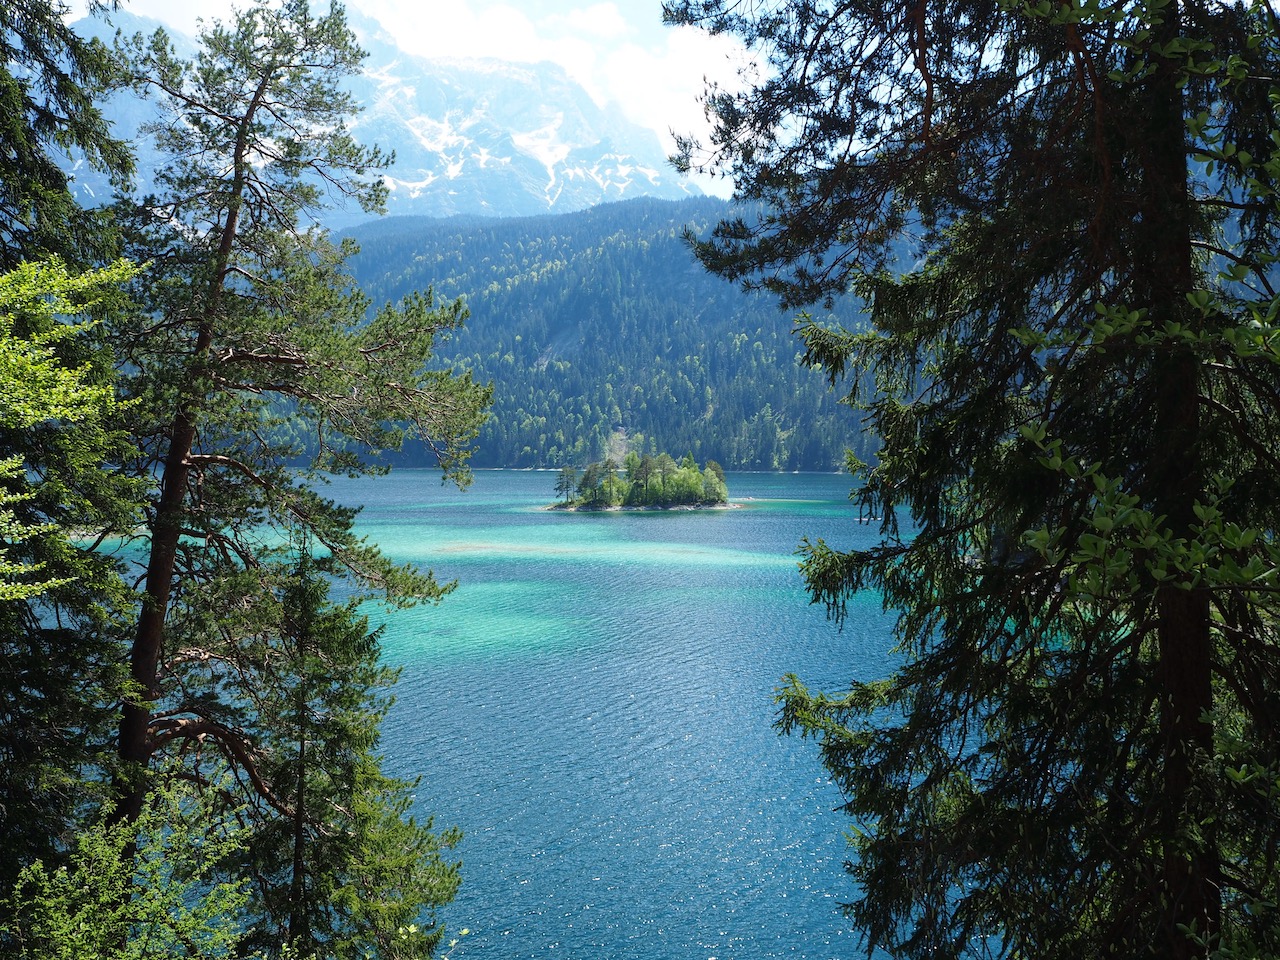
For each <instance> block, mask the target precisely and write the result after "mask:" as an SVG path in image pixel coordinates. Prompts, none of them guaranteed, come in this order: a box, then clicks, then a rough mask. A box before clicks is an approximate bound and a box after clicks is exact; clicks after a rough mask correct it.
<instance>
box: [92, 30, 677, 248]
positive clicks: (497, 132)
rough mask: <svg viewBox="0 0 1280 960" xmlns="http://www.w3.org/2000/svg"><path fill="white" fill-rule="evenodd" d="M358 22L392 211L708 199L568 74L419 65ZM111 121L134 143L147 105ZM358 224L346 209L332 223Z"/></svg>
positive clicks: (519, 67)
mask: <svg viewBox="0 0 1280 960" xmlns="http://www.w3.org/2000/svg"><path fill="white" fill-rule="evenodd" d="M348 15H349V18H350V20H351V23H352V27H353V29H355V31H356V33H357V36H358V38H359V41H360V43H361V45H362V46H363V47H364V48H365V49H366V50H368V51H369V57H368V59H367V60H366V61H365V70H364V73H363V74H362V75H361V76H359V77H356V78H353V79H352V80H351V81H350V88H351V90H352V92H353V93H354V94H355V96H356V99H357V100H358V101H359V102H360V103H361V104H363V105H364V112H363V113H361V114H360V115H359V116H358V117H357V118H356V119H355V121H354V122H353V123H352V130H353V132H354V133H355V134H356V136H357V137H358V138H359V139H360V140H362V141H363V142H366V143H376V144H377V145H379V146H380V147H382V148H383V149H386V150H394V151H395V155H396V161H395V164H394V166H393V167H392V168H391V169H390V170H389V171H387V173H386V177H385V179H386V183H387V185H388V187H390V196H389V199H388V204H387V206H388V213H391V214H419V215H426V216H449V215H453V214H460V213H466V214H483V215H489V216H531V215H536V214H543V213H563V212H569V211H573V210H582V209H585V208H587V207H591V206H594V205H596V204H598V203H603V202H607V201H613V200H625V199H629V198H632V197H640V196H650V197H659V198H667V199H675V198H680V197H685V196H690V195H697V194H700V193H701V191H700V190H698V188H697V187H696V186H693V185H692V184H690V183H689V182H688V181H686V180H684V179H682V178H680V177H679V176H678V175H677V174H676V173H675V171H674V170H672V168H671V167H670V166H669V165H668V163H667V161H666V157H665V156H664V153H663V149H662V146H661V144H660V143H659V141H658V138H657V136H656V135H655V134H654V133H653V131H651V130H648V129H646V128H644V127H640V126H638V125H636V124H633V123H630V122H629V121H627V120H626V119H625V118H623V117H622V116H621V114H620V113H619V112H617V111H610V110H607V109H603V108H601V107H599V106H598V105H597V104H596V103H595V102H594V101H593V100H592V99H591V97H590V96H589V95H588V94H587V92H586V91H585V90H584V89H583V88H582V87H581V86H580V85H579V84H577V83H576V82H574V81H573V80H572V79H571V78H570V77H569V76H568V74H567V73H565V71H564V70H563V69H562V68H561V67H559V66H557V65H555V64H552V63H538V64H525V63H512V62H506V61H498V60H429V59H425V58H422V57H415V56H411V55H409V54H406V53H404V52H403V51H402V50H400V49H399V48H398V47H397V46H396V45H395V43H394V40H393V39H392V38H391V37H390V36H389V35H388V34H387V32H386V31H385V30H383V29H382V28H381V27H380V26H379V25H378V24H377V23H376V22H375V21H373V20H371V19H368V18H365V17H362V16H360V15H358V14H356V13H354V12H349V14H348ZM114 19H115V21H116V25H117V26H119V27H120V28H121V29H123V30H124V31H126V32H134V31H143V32H150V31H151V30H153V29H154V28H155V27H156V26H157V24H155V23H154V22H148V21H146V20H145V19H144V18H140V17H135V16H132V15H129V14H125V13H121V14H117V15H116V17H115V18H114ZM80 26H81V27H82V28H84V32H86V33H90V34H92V33H97V34H99V35H103V34H106V35H109V34H110V33H111V32H112V31H110V30H105V29H104V28H103V27H102V26H101V25H100V24H95V23H94V22H92V21H82V22H81V24H80ZM182 46H186V43H185V42H183V43H182ZM111 113H112V115H113V117H115V118H118V124H119V130H120V132H121V134H122V135H124V136H132V132H133V130H135V129H136V128H137V125H138V123H139V122H140V119H141V117H140V116H139V110H138V105H137V104H136V103H125V102H121V103H119V104H117V105H116V107H114V108H113V109H112V111H111ZM138 159H139V175H138V180H139V189H140V190H141V191H143V192H145V189H146V186H147V181H148V179H149V176H148V174H149V171H150V170H151V169H154V163H155V158H154V156H152V155H149V151H148V150H147V148H146V146H145V145H144V144H141V143H140V144H139V157H138ZM78 173H80V172H79V171H78ZM77 185H78V186H79V188H80V189H81V190H82V191H83V192H84V193H85V194H86V195H90V196H98V197H102V196H104V195H105V193H106V190H107V187H106V185H105V183H98V182H96V180H95V178H94V177H93V175H92V174H91V173H87V174H83V176H82V178H81V179H79V180H78V181H77ZM358 219H362V217H361V216H360V215H358V214H356V213H354V212H352V211H346V212H343V211H338V212H336V213H335V215H334V217H333V218H332V223H333V225H335V226H338V225H345V224H347V223H350V222H352V221H354V220H358Z"/></svg>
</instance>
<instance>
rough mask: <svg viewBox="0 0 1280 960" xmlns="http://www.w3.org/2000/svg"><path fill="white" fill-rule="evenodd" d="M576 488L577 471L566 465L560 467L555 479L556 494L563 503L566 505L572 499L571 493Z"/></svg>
mask: <svg viewBox="0 0 1280 960" xmlns="http://www.w3.org/2000/svg"><path fill="white" fill-rule="evenodd" d="M577 488H578V471H577V470H575V469H573V467H571V466H568V465H565V466H563V467H561V468H560V473H559V475H558V476H557V477H556V493H557V494H559V495H560V496H561V497H563V498H564V502H565V503H568V502H569V501H570V500H572V499H573V491H574V490H576V489H577Z"/></svg>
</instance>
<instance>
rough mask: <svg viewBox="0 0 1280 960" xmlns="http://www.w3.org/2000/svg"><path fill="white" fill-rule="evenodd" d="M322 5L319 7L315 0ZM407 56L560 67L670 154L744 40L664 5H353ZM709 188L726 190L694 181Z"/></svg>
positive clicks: (214, 10)
mask: <svg viewBox="0 0 1280 960" xmlns="http://www.w3.org/2000/svg"><path fill="white" fill-rule="evenodd" d="M122 5H123V6H124V7H125V8H126V9H128V10H129V11H131V12H133V13H136V14H141V15H143V16H149V17H154V18H156V19H157V20H160V21H162V22H164V23H165V24H167V25H168V26H170V27H171V28H173V29H175V30H178V31H180V32H183V33H188V34H193V33H194V32H195V28H196V20H197V18H200V17H204V18H206V19H225V18H226V17H227V16H228V14H229V13H230V11H231V10H232V8H233V6H244V5H246V4H245V3H244V2H243V0H240V2H237V0H125V2H124V3H123V4H122ZM315 5H316V6H321V3H319V2H317V3H315ZM346 5H347V7H348V9H351V10H360V11H361V12H363V13H365V14H368V15H369V16H372V17H373V18H374V19H376V20H378V21H379V22H380V23H381V24H382V25H383V27H384V28H386V29H387V31H388V32H389V33H390V34H391V35H392V36H393V37H394V38H395V40H396V42H397V43H398V44H399V45H400V46H401V47H402V48H403V49H404V50H405V51H406V52H408V53H414V54H418V55H420V56H427V57H468V58H469V57H496V58H498V59H502V60H517V61H534V62H536V61H541V60H550V61H553V62H555V63H558V64H560V65H561V66H563V67H564V69H565V70H566V71H567V72H568V73H569V75H570V76H571V77H573V78H574V79H575V80H577V81H578V83H580V84H581V85H582V86H583V87H584V88H585V89H586V90H587V92H588V93H589V94H590V95H591V96H592V97H593V98H594V99H595V100H596V102H597V103H598V104H600V105H601V106H608V105H609V104H611V103H616V104H617V105H618V106H619V107H620V108H621V110H622V112H623V113H624V114H625V115H626V116H627V117H628V118H629V119H630V120H632V121H634V122H635V123H638V124H640V125H641V126H645V127H648V128H650V129H652V130H653V131H654V132H655V133H656V134H657V135H658V136H659V138H660V139H661V141H662V143H663V146H664V147H665V148H666V149H667V151H668V152H670V151H671V150H672V149H673V148H674V143H675V141H674V137H673V131H674V132H675V133H681V134H685V133H693V134H698V135H703V136H705V133H706V130H707V125H706V121H705V119H704V118H703V115H702V107H701V105H700V104H699V102H698V97H699V95H700V94H701V92H702V91H703V90H704V89H705V87H706V79H707V78H712V79H716V80H718V81H720V82H721V83H724V84H728V85H733V82H734V78H735V76H736V73H737V68H738V66H739V65H740V64H741V63H742V62H743V60H744V53H743V50H742V48H741V46H740V44H739V43H738V42H737V41H735V40H731V39H729V38H724V37H711V36H709V35H708V34H706V33H704V32H702V31H700V30H697V29H694V28H691V27H680V28H676V27H668V26H664V25H663V23H662V3H661V0H604V2H584V0H347V2H346ZM698 182H699V183H700V184H701V185H702V187H703V189H706V190H710V191H711V192H715V193H720V194H724V193H725V192H726V191H727V189H728V186H727V184H725V183H724V182H723V181H720V182H718V183H716V182H711V181H708V180H705V179H704V178H698Z"/></svg>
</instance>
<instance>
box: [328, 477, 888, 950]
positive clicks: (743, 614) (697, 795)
mask: <svg viewBox="0 0 1280 960" xmlns="http://www.w3.org/2000/svg"><path fill="white" fill-rule="evenodd" d="M555 477H556V474H555V473H551V472H538V473H532V472H502V471H495V472H480V473H477V475H476V479H475V483H474V484H473V485H472V487H471V488H470V489H469V490H467V491H466V492H465V493H459V492H458V491H456V490H455V489H453V488H452V487H442V486H440V484H439V479H438V477H437V476H436V475H434V474H430V473H426V472H415V471H396V472H393V473H392V474H391V475H390V476H388V477H384V478H379V479H377V480H360V481H341V482H337V483H335V484H334V485H333V487H332V488H331V490H330V492H331V494H332V495H333V496H334V498H335V499H337V500H339V501H341V502H345V503H352V504H363V505H364V511H363V512H362V513H361V515H360V520H359V527H360V529H361V530H362V532H363V533H365V534H366V535H367V536H368V537H369V538H370V539H371V540H373V541H374V542H376V543H378V544H379V545H381V547H382V548H383V549H384V550H385V551H386V553H388V554H389V555H390V556H391V557H393V558H395V559H397V560H400V561H412V562H414V563H417V564H419V565H421V566H424V567H430V568H431V569H433V570H434V571H435V573H436V575H437V577H439V578H440V579H442V580H457V582H458V587H457V589H456V591H455V592H454V593H453V594H452V595H450V596H449V597H448V598H446V599H445V601H444V602H443V603H441V604H440V605H438V606H429V607H419V608H416V609H413V610H408V611H392V612H389V613H388V612H385V611H380V610H379V611H373V613H374V619H375V621H377V620H380V619H385V621H386V625H387V626H386V635H385V638H384V650H385V656H386V659H387V660H388V661H389V662H390V663H391V664H393V665H396V666H400V667H402V668H403V674H402V676H401V680H400V684H399V686H398V688H397V695H398V702H397V703H396V705H395V707H394V708H393V710H392V712H391V714H390V716H389V717H388V719H387V723H386V726H385V731H384V739H383V748H384V751H385V754H386V757H387V761H388V765H389V767H390V768H391V770H392V771H393V772H395V773H397V774H399V775H402V776H421V777H422V782H421V784H420V786H419V789H418V791H417V799H416V808H415V812H416V814H417V815H418V816H419V817H421V818H425V817H427V816H434V817H435V820H436V824H437V825H444V824H456V825H458V826H460V827H461V828H462V829H463V831H464V833H465V839H464V841H463V843H462V846H461V848H460V850H459V851H458V856H459V857H460V858H461V859H462V861H463V868H462V869H463V886H462V891H461V893H460V894H459V896H458V898H457V899H456V900H455V901H454V903H453V904H451V905H450V906H449V907H448V908H447V909H446V910H445V912H444V915H443V919H444V920H445V921H446V923H447V924H448V926H449V928H450V931H451V935H452V934H455V933H456V931H458V930H460V929H461V928H463V927H466V928H469V930H470V934H469V935H468V936H467V937H466V938H465V939H464V940H463V942H462V943H461V944H460V945H459V947H458V949H457V950H456V951H455V953H454V954H453V957H454V958H459V960H461V958H465V957H474V958H483V960H519V958H526V957H540V958H541V957H561V958H567V960H611V958H617V960H659V958H661V960H686V958H688V960H710V958H719V960H731V958H734V960H736V958H742V960H757V958H769V957H784V956H785V957H792V956H794V957H807V958H813V960H821V958H827V957H831V958H834V957H844V956H850V955H853V954H855V953H856V952H857V942H856V938H855V937H854V936H853V935H852V934H851V933H849V932H848V929H847V928H848V924H847V922H846V921H845V919H844V918H843V917H842V916H841V914H840V903H841V901H842V900H845V899H848V898H849V897H850V896H851V894H852V887H851V885H850V880H849V879H848V877H847V875H846V874H845V873H844V870H843V863H844V860H845V859H846V858H847V856H848V850H847V847H846V845H845V841H844V839H843V832H844V831H846V830H847V829H848V827H849V823H848V821H847V820H846V819H845V818H844V817H843V816H841V815H840V814H838V813H835V812H834V808H835V807H836V806H837V805H838V804H839V803H840V796H839V794H838V792H837V791H836V790H835V788H834V787H832V785H831V784H830V783H829V782H828V780H827V777H826V775H825V772H824V771H823V769H822V767H821V766H820V764H819V762H818V759H817V752H816V748H815V747H814V745H813V744H812V743H810V742H804V741H801V740H799V739H798V738H781V737H779V736H778V735H777V733H776V732H775V731H774V729H773V727H772V724H773V720H774V716H775V705H774V703H773V693H774V689H775V687H776V686H777V684H778V682H779V680H780V678H781V677H782V676H783V674H785V673H788V672H794V673H797V674H798V675H800V677H801V678H802V679H804V680H805V681H806V682H807V683H809V684H810V686H812V687H816V688H825V689H834V690H839V689H842V688H844V687H846V686H847V685H848V682H849V681H850V680H851V679H853V678H859V679H870V678H874V677H878V676H883V675H884V674H885V673H886V672H887V671H888V669H889V664H890V656H891V655H890V653H889V646H890V641H889V635H888V634H889V617H888V616H887V615H886V614H884V613H882V612H881V610H880V607H879V603H878V601H877V600H876V598H874V597H870V596H868V597H865V598H863V597H860V598H858V599H857V601H856V602H855V604H854V605H853V607H851V615H850V617H849V620H848V622H847V623H846V625H845V627H844V630H843V631H839V630H837V629H836V628H835V626H834V625H833V624H831V623H830V622H828V621H827V619H826V618H825V615H824V612H823V610H822V608H820V607H816V606H813V605H811V604H810V603H809V601H808V597H807V595H806V593H805V590H804V585H803V582H802V581H801V578H800V576H799V574H798V572H797V566H796V565H797V557H796V555H795V550H796V547H797V546H798V544H799V543H800V542H801V540H802V539H803V538H804V537H806V536H808V537H810V538H811V539H817V538H818V537H824V538H826V539H827V540H828V541H829V542H831V543H833V544H836V545H839V546H841V547H850V546H855V545H858V544H859V543H862V544H865V543H867V542H869V541H870V538H871V536H872V532H871V531H870V530H868V529H867V528H866V527H860V526H859V525H858V524H857V523H856V514H855V512H854V510H853V508H852V507H850V505H849V504H848V501H847V494H848V490H849V486H850V479H849V478H848V477H841V476H828V475H784V476H778V475H772V474H732V475H730V477H729V486H730V495H731V497H732V499H733V501H734V504H735V507H734V508H733V509H728V510H719V511H706V512H687V511H686V512H680V511H671V512H661V513H609V514H581V513H579V514H566V513H557V512H547V511H545V510H543V509H542V507H543V506H544V505H546V504H547V503H549V502H551V501H552V500H553V499H554V486H555Z"/></svg>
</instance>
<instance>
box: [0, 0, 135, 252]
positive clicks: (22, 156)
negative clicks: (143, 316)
mask: <svg viewBox="0 0 1280 960" xmlns="http://www.w3.org/2000/svg"><path fill="white" fill-rule="evenodd" d="M107 6H108V4H105V3H101V2H92V3H90V4H89V7H90V9H91V11H102V10H103V9H105V8H106V7H107ZM65 13H66V10H65V8H64V6H63V4H61V3H55V2H51V0H8V2H6V3H5V4H3V5H2V6H0V269H12V268H13V267H15V266H17V265H18V263H19V262H20V261H22V260H42V259H44V258H46V257H49V256H51V255H57V256H61V257H63V258H64V259H65V260H66V261H67V262H69V263H73V264H77V265H81V266H83V265H85V264H86V263H90V262H93V261H94V260H95V259H96V258H97V257H98V256H99V255H100V254H101V252H102V250H103V249H104V247H103V236H104V232H103V230H102V226H103V225H102V224H101V222H100V221H98V220H97V218H95V217H94V216H93V214H92V213H91V212H89V211H86V210H83V209H82V208H81V207H80V206H79V204H78V203H77V202H76V199H75V197H74V196H73V194H72V191H71V189H70V183H69V178H68V175H67V173H66V171H65V169H64V165H63V161H64V158H67V157H73V158H76V159H78V160H84V161H85V162H86V163H88V164H89V165H90V166H92V167H94V168H96V169H99V170H103V171H106V172H107V173H109V174H110V175H111V176H112V177H113V179H115V180H116V181H117V182H123V180H124V178H126V177H127V176H128V174H129V173H130V172H131V170H132V166H133V160H132V157H131V156H130V154H129V151H128V148H127V146H126V145H125V144H123V143H122V142H120V141H119V140H117V139H116V138H115V137H113V136H112V135H111V132H110V130H109V128H108V124H107V121H106V120H105V119H104V118H103V116H102V113H101V111H100V110H99V109H98V106H97V100H98V98H99V97H100V96H101V95H102V93H103V92H104V91H105V90H107V89H110V88H111V87H112V86H113V85H114V84H115V83H117V82H118V69H117V65H116V63H115V62H114V61H113V59H112V57H111V55H110V52H109V51H108V50H107V49H106V47H105V46H103V44H101V43H97V42H93V41H87V40H85V39H83V38H82V37H80V36H79V35H78V34H77V33H76V32H75V31H74V30H73V29H72V28H71V27H70V26H69V25H68V23H67V18H66V16H65Z"/></svg>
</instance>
